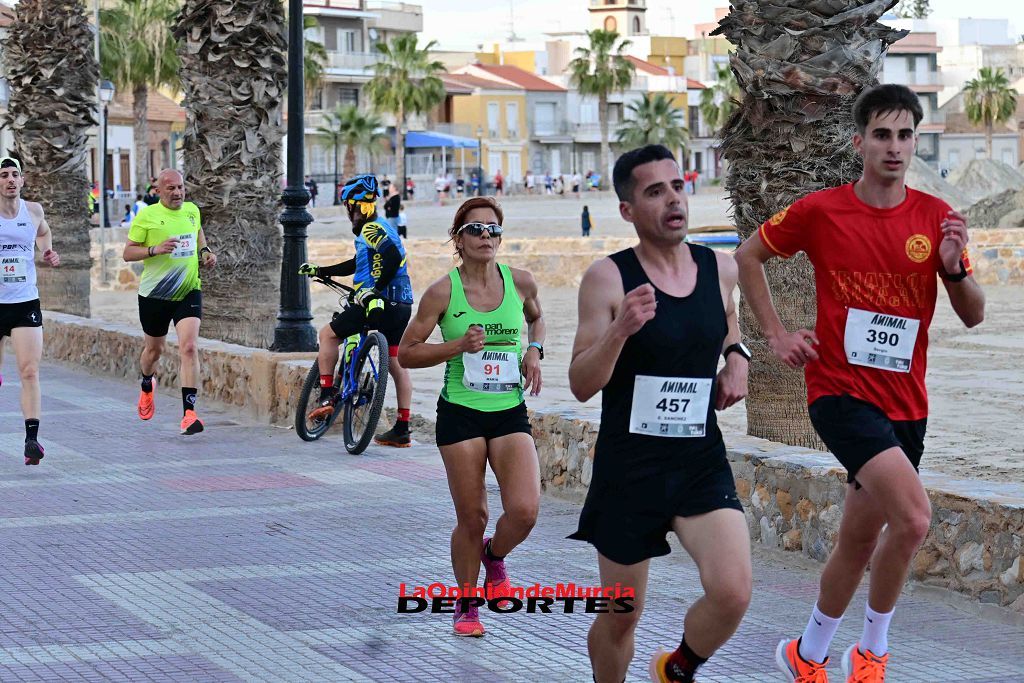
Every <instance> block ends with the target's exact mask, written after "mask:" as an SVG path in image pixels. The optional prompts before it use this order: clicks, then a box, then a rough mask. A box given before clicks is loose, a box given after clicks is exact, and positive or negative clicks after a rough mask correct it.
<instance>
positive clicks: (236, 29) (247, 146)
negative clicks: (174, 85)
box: [174, 0, 287, 348]
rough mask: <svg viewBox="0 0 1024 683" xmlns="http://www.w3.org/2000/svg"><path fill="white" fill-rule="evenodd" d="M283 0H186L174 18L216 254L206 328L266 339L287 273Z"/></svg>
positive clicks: (192, 150)
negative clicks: (281, 203)
mask: <svg viewBox="0 0 1024 683" xmlns="http://www.w3.org/2000/svg"><path fill="white" fill-rule="evenodd" d="M284 27H285V16H284V3H282V2H281V1H280V0H185V3H184V7H183V8H182V10H181V13H180V14H179V15H178V18H177V21H176V23H175V26H174V35H175V37H177V39H178V40H179V41H180V47H179V52H178V55H179V56H180V57H181V82H182V88H183V91H184V95H185V100H184V102H185V109H186V121H185V135H184V158H185V180H186V184H187V191H188V193H189V198H190V199H191V200H192V201H194V202H195V203H196V204H197V205H198V206H199V207H200V209H201V210H202V212H203V216H202V217H203V226H204V228H205V232H206V236H207V239H208V240H209V242H210V246H211V247H212V248H213V250H214V251H215V252H217V254H218V264H217V267H216V268H215V269H213V270H209V271H204V272H203V292H204V295H205V296H206V297H207V298H208V300H209V301H210V304H211V305H210V306H209V307H208V308H207V311H206V315H204V316H203V331H204V334H208V335H210V336H214V337H217V338H219V339H223V340H225V341H231V342H235V343H239V344H244V345H246V346H255V347H261V348H267V347H268V346H269V344H270V342H271V341H272V338H273V328H274V323H275V319H276V316H277V301H278V296H277V292H278V291H279V287H280V276H281V249H282V245H281V233H280V227H279V224H278V217H279V216H278V214H279V207H278V200H279V197H280V194H281V182H280V180H281V168H282V161H281V154H282V149H281V139H282V137H283V134H284V131H283V128H282V126H281V118H282V97H283V93H284V89H285V80H286V75H287V72H286V58H285V48H286V37H285V28H284Z"/></svg>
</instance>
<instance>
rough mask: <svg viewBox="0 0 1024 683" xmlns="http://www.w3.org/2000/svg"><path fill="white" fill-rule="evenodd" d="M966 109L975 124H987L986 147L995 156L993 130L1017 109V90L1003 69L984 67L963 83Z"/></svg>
mask: <svg viewBox="0 0 1024 683" xmlns="http://www.w3.org/2000/svg"><path fill="white" fill-rule="evenodd" d="M964 110H965V111H966V113H967V119H968V120H969V121H970V122H971V123H973V124H974V125H976V126H978V125H983V126H985V150H986V151H987V152H988V158H989V159H991V158H992V129H993V128H994V127H995V125H996V124H997V123H1005V122H1007V121H1009V120H1010V118H1011V117H1013V114H1014V112H1015V111H1016V110H1017V91H1016V90H1014V89H1013V87H1012V86H1011V85H1010V80H1009V79H1008V78H1007V77H1006V74H1005V73H1004V72H1003V70H1002V69H993V68H992V67H988V66H985V67H982V68H981V70H980V71H979V72H978V77H977V78H973V79H971V80H969V81H967V84H966V85H964Z"/></svg>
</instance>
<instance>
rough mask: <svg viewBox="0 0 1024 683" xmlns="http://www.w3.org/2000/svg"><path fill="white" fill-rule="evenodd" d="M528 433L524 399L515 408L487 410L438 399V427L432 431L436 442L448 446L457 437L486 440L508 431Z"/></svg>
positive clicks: (456, 439)
mask: <svg viewBox="0 0 1024 683" xmlns="http://www.w3.org/2000/svg"><path fill="white" fill-rule="evenodd" d="M518 433H523V434H529V435H530V436H533V430H532V429H531V428H530V418H529V416H528V415H527V413H526V402H523V403H520V404H519V405H517V406H516V407H515V408H509V409H507V410H496V411H494V412H488V411H484V410H476V409H474V408H467V407H466V406H461V405H459V404H457V403H451V402H449V401H446V400H444V399H443V398H439V399H437V427H436V430H435V435H436V437H437V445H438V446H450V445H451V444H453V443H459V442H460V441H468V440H470V439H479V438H483V439H486V440H487V441H490V440H491V439H497V438H498V437H499V436H507V435H509V434H518Z"/></svg>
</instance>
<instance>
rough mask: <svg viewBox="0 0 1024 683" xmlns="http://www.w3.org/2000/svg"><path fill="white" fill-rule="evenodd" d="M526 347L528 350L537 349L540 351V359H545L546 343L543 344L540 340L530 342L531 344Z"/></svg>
mask: <svg viewBox="0 0 1024 683" xmlns="http://www.w3.org/2000/svg"><path fill="white" fill-rule="evenodd" d="M526 348H527V350H529V349H537V351H539V352H540V359H541V360H544V345H543V344H541V343H540V342H530V345H529V346H527V347H526Z"/></svg>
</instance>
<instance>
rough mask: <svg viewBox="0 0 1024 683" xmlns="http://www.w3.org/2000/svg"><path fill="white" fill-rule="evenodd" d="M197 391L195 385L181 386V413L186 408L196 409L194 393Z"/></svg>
mask: <svg viewBox="0 0 1024 683" xmlns="http://www.w3.org/2000/svg"><path fill="white" fill-rule="evenodd" d="M197 393H199V392H198V390H197V389H196V388H195V387H182V388H181V406H182V414H184V412H185V411H186V410H195V409H196V394H197Z"/></svg>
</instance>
